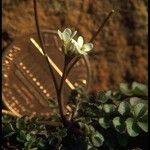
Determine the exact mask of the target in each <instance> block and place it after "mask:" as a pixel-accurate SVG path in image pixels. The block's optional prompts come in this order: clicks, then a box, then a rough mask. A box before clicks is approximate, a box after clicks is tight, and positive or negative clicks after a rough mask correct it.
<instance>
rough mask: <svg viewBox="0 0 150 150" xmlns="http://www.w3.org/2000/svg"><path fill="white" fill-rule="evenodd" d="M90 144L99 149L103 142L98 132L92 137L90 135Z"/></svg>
mask: <svg viewBox="0 0 150 150" xmlns="http://www.w3.org/2000/svg"><path fill="white" fill-rule="evenodd" d="M91 142H92V144H93V145H94V146H95V147H100V146H101V145H102V144H103V142H104V137H103V135H102V134H100V133H99V132H96V133H95V134H94V135H92V137H91Z"/></svg>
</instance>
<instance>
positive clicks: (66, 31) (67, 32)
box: [63, 28, 72, 36]
mask: <svg viewBox="0 0 150 150" xmlns="http://www.w3.org/2000/svg"><path fill="white" fill-rule="evenodd" d="M63 34H68V35H70V36H71V34H72V31H71V30H70V29H69V28H66V29H65V30H64V31H63Z"/></svg>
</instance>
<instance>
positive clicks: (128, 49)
mask: <svg viewBox="0 0 150 150" xmlns="http://www.w3.org/2000/svg"><path fill="white" fill-rule="evenodd" d="M147 7H148V6H147V0H124V1H122V0H121V1H119V0H76V1H74V0H38V9H39V18H40V25H41V28H43V29H55V30H57V29H61V28H66V27H74V28H76V29H77V30H78V32H79V33H81V34H82V35H83V36H84V37H85V39H86V41H88V40H89V39H90V38H91V36H92V34H93V33H94V32H95V31H96V30H97V28H98V27H99V26H100V25H101V23H102V22H103V20H104V18H105V17H106V16H107V14H108V13H109V12H110V11H111V9H115V10H116V13H115V14H114V15H113V16H112V17H111V19H110V20H109V21H108V22H107V24H106V26H105V28H104V29H103V31H102V33H101V34H99V35H98V37H97V39H96V41H95V43H94V44H95V46H94V50H93V53H92V54H90V63H91V66H92V67H91V69H92V72H93V75H92V78H93V85H94V86H93V87H94V89H95V90H100V89H105V90H106V89H111V88H115V87H117V86H118V84H119V83H120V82H132V81H139V82H142V83H147V80H148V75H147V66H148V60H147V57H148V56H147V54H148V48H147V47H148V46H147V34H148V33H147V32H148V31H147V22H148V11H147V9H148V8H147ZM31 31H35V24H34V17H33V3H32V0H3V1H2V32H3V48H5V47H6V46H7V45H8V44H9V43H11V41H13V40H14V39H15V38H16V37H19V36H22V35H23V34H25V33H30V32H31Z"/></svg>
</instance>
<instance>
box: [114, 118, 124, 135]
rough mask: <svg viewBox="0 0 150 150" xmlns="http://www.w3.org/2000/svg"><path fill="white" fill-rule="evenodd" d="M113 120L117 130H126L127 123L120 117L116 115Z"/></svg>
mask: <svg viewBox="0 0 150 150" xmlns="http://www.w3.org/2000/svg"><path fill="white" fill-rule="evenodd" d="M112 122H113V126H114V128H115V129H116V131H117V132H120V133H122V132H124V131H125V123H124V122H123V120H122V119H121V118H120V117H115V118H114V119H113V121H112Z"/></svg>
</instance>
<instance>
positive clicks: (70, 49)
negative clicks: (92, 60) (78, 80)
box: [58, 28, 93, 55]
mask: <svg viewBox="0 0 150 150" xmlns="http://www.w3.org/2000/svg"><path fill="white" fill-rule="evenodd" d="M76 33H77V31H75V32H72V31H71V30H70V29H69V28H66V29H65V30H64V31H63V32H61V31H59V30H58V35H59V37H60V39H61V40H62V42H63V46H64V53H65V54H70V53H71V54H76V55H86V54H87V52H89V51H90V50H91V49H92V48H93V44H92V43H85V44H84V40H83V37H82V36H79V37H78V38H77V40H75V39H74V37H75V35H76Z"/></svg>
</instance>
